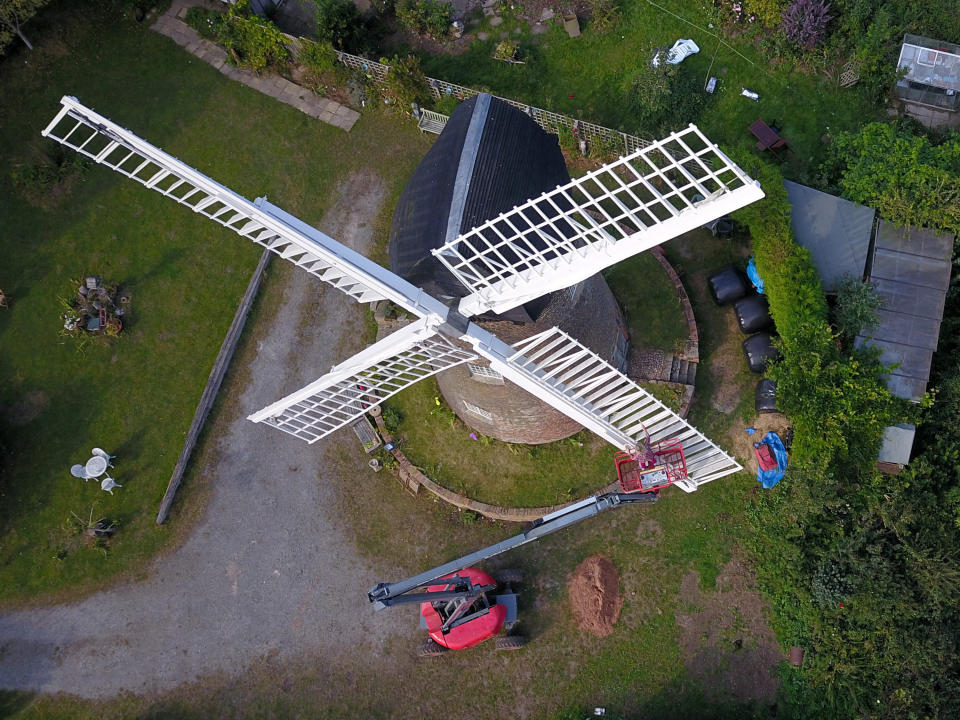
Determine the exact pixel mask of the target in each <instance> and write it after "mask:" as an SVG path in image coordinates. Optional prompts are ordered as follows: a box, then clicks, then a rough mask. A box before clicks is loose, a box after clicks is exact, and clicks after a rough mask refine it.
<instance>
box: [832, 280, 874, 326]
mask: <svg viewBox="0 0 960 720" xmlns="http://www.w3.org/2000/svg"><path fill="white" fill-rule="evenodd" d="M882 305H883V300H882V298H881V297H880V296H879V295H878V294H877V289H876V288H875V287H874V286H873V285H871V284H870V283H865V282H861V281H860V279H859V278H855V277H850V276H849V275H847V276H844V277H843V278H842V279H841V280H840V284H839V286H838V287H837V304H836V306H835V307H834V309H833V322H834V325H836V327H837V331H838V332H839V333H840V337H841V338H843V340H844V341H846V342H852V341H853V339H854V338H855V337H856V336H857V335H859V334H860V333H861V332H862V331H864V330H871V329H873V328H875V327H876V326H877V310H878V309H879V308H880V307H881V306H882Z"/></svg>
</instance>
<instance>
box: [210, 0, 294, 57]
mask: <svg viewBox="0 0 960 720" xmlns="http://www.w3.org/2000/svg"><path fill="white" fill-rule="evenodd" d="M217 41H218V42H219V43H220V44H221V45H223V46H224V47H225V48H226V50H227V52H228V53H229V54H230V57H231V59H232V60H233V62H234V63H236V64H237V65H240V66H242V67H246V68H249V69H251V70H253V71H254V72H260V71H261V70H265V69H266V68H274V69H279V68H280V67H281V66H282V65H283V64H284V63H286V62H287V61H288V60H289V59H290V51H289V50H288V49H287V45H286V42H287V39H286V37H285V36H284V34H283V33H282V32H280V29H279V28H278V27H277V26H276V25H274V24H273V23H272V22H270V21H269V20H267V19H265V18H261V17H258V16H257V15H254V14H253V13H252V12H251V10H250V0H238V2H237V3H236V4H235V5H231V6H230V9H229V10H228V11H227V13H226V15H225V16H224V17H223V22H221V23H220V27H219V32H218V36H217Z"/></svg>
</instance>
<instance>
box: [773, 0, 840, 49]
mask: <svg viewBox="0 0 960 720" xmlns="http://www.w3.org/2000/svg"><path fill="white" fill-rule="evenodd" d="M832 19H833V16H832V15H830V3H829V2H828V1H827V0H793V2H792V3H791V4H790V7H788V8H787V9H786V10H785V11H784V13H783V20H782V22H781V25H780V27H781V28H782V29H783V32H784V34H785V35H786V36H787V37H788V38H789V39H790V40H792V41H793V42H795V43H796V44H797V45H799V46H800V47H802V48H805V49H807V50H812V49H813V48H815V47H816V46H817V45H820V44H822V43H823V41H824V39H825V38H826V35H827V23H829V22H830V21H831V20H832Z"/></svg>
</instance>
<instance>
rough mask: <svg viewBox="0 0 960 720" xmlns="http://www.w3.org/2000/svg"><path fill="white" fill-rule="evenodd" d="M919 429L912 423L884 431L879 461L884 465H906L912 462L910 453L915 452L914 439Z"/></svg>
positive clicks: (890, 427)
mask: <svg viewBox="0 0 960 720" xmlns="http://www.w3.org/2000/svg"><path fill="white" fill-rule="evenodd" d="M916 434H917V428H916V426H915V425H911V424H910V423H900V424H899V425H891V426H889V427H887V428H884V430H883V444H882V445H881V446H880V454H879V455H878V456H877V460H878V461H879V462H882V463H893V464H894V465H906V464H907V463H908V462H910V453H911V452H912V450H913V437H914V435H916Z"/></svg>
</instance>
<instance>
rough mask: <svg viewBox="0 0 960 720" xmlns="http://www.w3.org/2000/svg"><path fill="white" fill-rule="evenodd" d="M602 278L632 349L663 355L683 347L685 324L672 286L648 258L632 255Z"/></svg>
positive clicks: (654, 261) (656, 263) (660, 269)
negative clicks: (619, 311)
mask: <svg viewBox="0 0 960 720" xmlns="http://www.w3.org/2000/svg"><path fill="white" fill-rule="evenodd" d="M604 275H605V277H606V280H607V284H608V285H610V289H611V290H613V294H614V295H615V296H616V297H617V300H618V301H619V303H620V307H621V308H623V313H624V315H625V316H626V321H627V330H628V331H629V333H630V343H631V344H632V345H633V346H634V347H643V348H656V349H658V350H663V351H664V352H667V353H672V352H676V350H677V348H678V347H680V348H682V347H683V343H684V341H685V340H686V339H687V337H688V332H687V320H686V318H685V317H684V315H683V309H682V308H681V307H680V301H679V299H678V298H677V291H676V289H675V288H674V287H673V283H671V282H670V278H669V277H667V274H666V273H665V272H664V271H663V268H662V267H661V266H660V263H659V262H657V259H656V258H655V257H653V255H652V254H650V253H640V254H639V255H634V256H633V257H632V258H629V259H627V260H624V261H623V262H620V263H617V264H616V265H614V266H613V267H612V268H610V269H609V270H607V271H606V272H605V273H604Z"/></svg>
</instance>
